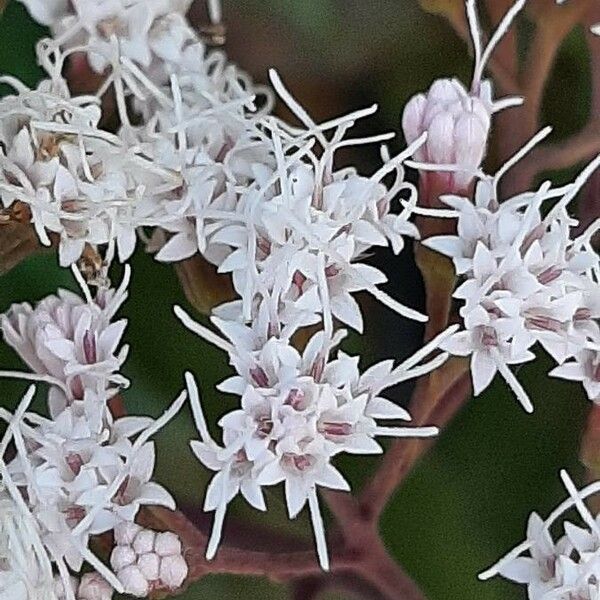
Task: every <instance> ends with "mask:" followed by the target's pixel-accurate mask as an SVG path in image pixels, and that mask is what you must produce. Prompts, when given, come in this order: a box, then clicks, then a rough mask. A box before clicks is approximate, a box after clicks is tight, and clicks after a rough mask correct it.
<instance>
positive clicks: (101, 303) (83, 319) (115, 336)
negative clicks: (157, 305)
mask: <svg viewBox="0 0 600 600" xmlns="http://www.w3.org/2000/svg"><path fill="white" fill-rule="evenodd" d="M129 275H130V271H129V268H126V270H125V277H124V279H123V281H122V283H121V285H120V287H119V288H118V289H116V290H103V291H99V292H98V294H97V297H96V299H95V300H94V299H92V298H91V296H90V293H89V290H88V291H86V295H87V296H88V298H87V300H85V299H83V298H81V297H80V296H78V295H76V294H74V293H72V292H69V291H66V290H59V292H58V295H57V296H48V297H47V298H45V299H44V300H42V301H41V302H39V303H38V304H37V305H36V306H35V308H33V307H32V306H31V305H30V304H28V303H24V304H15V305H13V306H11V308H10V309H9V311H8V312H7V313H6V314H4V315H1V316H0V326H1V328H2V333H3V336H4V339H5V341H6V342H7V343H8V344H9V345H10V346H12V347H13V348H14V349H15V350H16V351H17V352H18V354H19V355H20V356H21V358H22V359H23V360H24V361H25V362H26V363H27V365H28V366H29V367H30V368H31V369H32V371H33V372H34V373H37V374H39V375H48V376H50V377H52V378H53V379H54V380H55V382H56V384H57V385H58V386H60V389H61V390H62V391H63V392H64V394H65V396H66V403H70V402H72V401H74V400H82V401H83V400H84V393H85V390H90V392H91V393H99V394H100V395H101V397H100V401H101V402H102V401H104V400H105V398H104V393H105V392H108V391H109V390H116V389H118V387H120V386H125V385H127V384H128V382H127V380H126V379H125V378H124V377H123V376H122V375H120V374H119V372H118V371H119V369H120V368H121V366H122V365H123V362H124V361H125V358H126V356H127V347H126V346H125V347H123V348H122V349H121V350H120V351H117V347H118V345H119V343H120V340H121V336H122V335H123V332H124V330H125V326H126V324H127V321H126V320H124V319H122V320H120V321H116V322H112V320H113V317H114V315H115V313H116V312H117V310H118V309H119V307H120V306H121V305H122V303H123V302H124V301H125V299H126V298H127V286H128V283H129ZM113 393H114V392H113ZM61 408H62V407H61Z"/></svg>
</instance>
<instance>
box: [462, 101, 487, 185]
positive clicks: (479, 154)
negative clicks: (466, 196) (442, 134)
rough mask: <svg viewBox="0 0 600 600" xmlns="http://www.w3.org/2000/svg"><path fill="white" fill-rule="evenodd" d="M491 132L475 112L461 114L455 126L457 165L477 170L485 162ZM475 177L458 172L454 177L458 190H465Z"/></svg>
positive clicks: (464, 172)
mask: <svg viewBox="0 0 600 600" xmlns="http://www.w3.org/2000/svg"><path fill="white" fill-rule="evenodd" d="M489 131H490V124H489V118H488V119H487V122H485V121H482V119H481V118H480V117H479V115H477V114H476V113H475V112H465V113H463V114H461V115H460V116H459V117H458V118H457V119H456V122H455V126H454V159H455V161H456V164H457V165H460V166H464V167H468V168H469V170H470V171H474V170H476V169H477V168H478V167H479V166H480V165H481V162H482V161H483V157H484V156H485V151H486V147H487V140H488V135H489ZM472 179H473V175H472V174H471V173H469V172H468V171H463V172H458V173H456V174H455V176H454V182H455V186H456V189H459V190H460V189H465V188H466V187H467V186H468V185H469V183H470V182H471V181H472Z"/></svg>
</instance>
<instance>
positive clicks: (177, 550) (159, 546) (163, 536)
mask: <svg viewBox="0 0 600 600" xmlns="http://www.w3.org/2000/svg"><path fill="white" fill-rule="evenodd" d="M154 551H155V552H156V554H158V556H171V555H172V554H181V542H180V541H179V537H178V536H177V535H176V534H175V533H173V532H172V531H165V532H163V533H159V534H157V536H156V541H155V543H154Z"/></svg>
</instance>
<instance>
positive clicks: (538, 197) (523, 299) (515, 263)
mask: <svg viewBox="0 0 600 600" xmlns="http://www.w3.org/2000/svg"><path fill="white" fill-rule="evenodd" d="M548 133H549V129H546V130H543V131H542V132H540V133H539V134H538V135H537V136H535V137H534V138H533V139H532V140H531V141H530V142H529V143H528V144H527V145H526V146H525V147H524V148H523V149H522V150H521V151H519V152H518V153H517V154H516V155H515V156H514V157H513V158H511V159H510V160H509V161H508V162H507V164H506V165H504V166H503V167H502V169H500V171H499V172H498V173H497V174H496V176H495V177H493V178H490V177H487V176H482V179H481V181H479V182H478V183H477V184H476V187H475V203H474V204H471V202H470V201H469V200H468V199H467V198H461V197H458V196H445V197H442V200H443V201H444V202H446V204H448V205H449V206H451V207H452V209H453V211H451V214H450V215H448V214H447V215H446V216H451V215H454V216H456V217H457V218H458V224H457V235H443V236H437V237H433V238H430V239H428V240H425V242H424V243H425V245H427V246H429V247H430V248H432V249H434V250H437V251H438V252H441V253H442V254H445V255H447V256H449V257H451V258H452V260H453V261H454V265H455V268H456V272H457V274H460V275H462V276H463V278H464V280H463V282H462V283H461V284H460V286H459V287H458V288H457V289H456V291H455V293H454V296H455V297H456V298H458V299H460V300H463V301H464V305H463V306H462V307H461V309H460V314H461V316H462V317H463V319H464V324H465V331H463V332H460V333H457V334H455V335H454V336H452V337H451V338H450V339H448V340H446V341H445V342H444V349H445V350H447V351H448V352H450V353H452V354H457V355H460V356H468V355H471V374H472V378H473V385H474V390H475V394H476V395H477V394H479V393H481V392H482V391H483V390H484V389H486V388H487V387H488V385H489V384H490V383H491V381H492V379H493V378H494V375H495V374H496V372H497V371H499V372H500V374H501V375H502V376H503V377H504V379H505V380H506V381H507V383H508V384H509V385H510V387H511V388H512V390H513V392H514V393H515V394H516V396H517V398H518V399H519V401H520V402H521V404H522V405H523V407H524V408H525V409H526V410H527V411H528V412H531V410H532V409H533V407H532V405H531V402H530V400H529V398H528V397H527V394H526V392H525V391H524V390H523V388H522V387H521V385H520V384H519V382H518V381H517V379H516V377H515V375H514V374H513V373H512V371H511V370H510V369H509V368H508V365H515V364H521V363H523V362H526V361H529V360H532V359H533V358H535V355H534V354H533V353H532V352H531V351H530V348H532V347H533V346H534V344H535V343H536V342H539V343H540V345H541V346H542V347H543V348H544V349H545V350H546V351H547V352H548V353H549V354H550V355H551V356H552V357H553V358H554V359H555V360H556V362H557V363H558V364H559V365H562V363H564V362H565V361H566V360H568V359H570V358H574V357H579V359H578V360H579V362H577V361H576V362H568V363H566V364H564V365H562V366H559V367H558V368H557V369H555V370H554V371H553V372H552V373H553V375H556V376H559V377H560V376H564V377H565V378H568V379H575V380H579V381H582V382H583V383H584V386H585V387H586V391H587V392H588V395H589V396H590V397H591V398H592V399H594V398H595V397H596V396H597V394H598V391H597V390H596V388H595V386H594V378H595V374H594V361H595V358H594V356H595V350H597V345H598V339H599V335H598V332H599V327H598V317H599V314H600V313H599V305H598V298H600V276H599V273H598V269H599V260H598V256H597V254H596V252H595V251H594V249H593V248H592V245H591V238H592V236H593V234H594V233H595V232H596V231H597V229H598V226H599V224H598V223H596V224H592V226H590V228H589V229H588V231H587V232H585V233H584V234H583V235H581V236H579V237H578V238H576V239H571V233H570V232H571V227H572V226H573V225H574V224H575V222H574V221H573V219H571V218H570V216H569V214H568V212H567V208H568V205H569V202H570V201H571V200H572V199H573V198H574V197H575V195H576V194H577V192H578V191H579V190H580V189H581V187H582V185H583V184H584V183H585V181H586V180H587V179H588V177H589V176H590V175H591V173H592V172H593V171H594V170H595V168H596V167H597V166H598V164H599V163H600V157H599V158H597V159H596V160H594V161H592V163H590V165H588V166H587V167H586V168H585V169H584V170H583V171H582V172H581V174H580V175H579V176H578V177H577V179H576V180H575V181H574V182H573V183H572V184H569V185H567V186H565V187H561V188H552V187H551V185H550V183H549V182H545V183H543V184H542V185H541V186H540V188H539V189H538V190H537V191H535V192H525V193H523V194H519V195H517V196H515V197H513V198H509V199H507V200H505V201H503V202H500V201H499V199H498V195H497V188H498V182H499V179H500V178H501V177H502V176H503V175H504V173H506V171H507V170H508V169H509V168H510V166H511V165H512V164H514V163H515V162H516V161H517V160H518V159H519V158H520V157H521V156H523V155H524V154H525V153H526V152H527V151H528V150H529V149H530V148H531V147H532V146H533V145H534V144H535V143H537V142H538V141H540V140H541V139H542V138H543V137H545V136H546V135H547V134H548ZM551 201H554V202H555V203H554V205H553V206H552V208H550V210H549V211H548V212H547V214H546V215H544V214H543V205H544V203H550V202H551ZM592 394H594V395H592Z"/></svg>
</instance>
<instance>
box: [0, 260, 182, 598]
mask: <svg viewBox="0 0 600 600" xmlns="http://www.w3.org/2000/svg"><path fill="white" fill-rule="evenodd" d="M74 272H75V273H79V272H78V271H77V270H76V269H74ZM128 276H129V271H128V270H127V271H126V277H125V279H124V281H123V283H122V285H121V286H120V287H119V288H118V289H116V290H115V289H107V288H100V289H99V290H98V292H97V294H96V296H95V298H92V294H91V292H90V290H89V288H88V287H87V286H86V284H85V282H84V281H83V280H82V279H81V283H82V285H83V289H84V292H85V294H84V295H85V299H82V298H80V297H79V296H77V295H76V294H73V293H70V292H65V291H61V292H59V295H58V296H50V297H48V298H46V299H44V300H43V301H42V302H40V303H39V304H38V305H37V306H36V307H35V308H32V307H31V306H30V305H28V304H22V305H16V306H13V307H12V308H11V310H10V311H9V313H8V314H6V315H3V316H2V321H1V324H2V330H3V332H4V337H5V340H6V341H7V342H8V343H9V344H10V345H11V346H12V347H13V348H14V349H15V350H16V351H17V353H19V354H20V356H21V357H22V358H23V360H24V361H25V362H26V363H27V364H28V366H29V367H30V368H31V369H32V371H33V373H19V372H13V371H4V372H1V375H3V376H8V377H19V378H22V379H29V380H40V381H43V382H46V383H49V384H50V386H51V387H50V391H49V393H48V405H49V413H50V418H45V417H42V416H40V415H38V414H36V413H33V412H26V411H27V409H28V406H29V404H30V402H31V400H32V397H33V394H34V390H33V389H31V390H30V392H29V393H28V394H27V395H26V396H25V398H24V399H23V402H22V403H21V405H20V406H19V408H18V410H17V412H16V413H15V414H14V415H13V414H11V413H9V412H8V411H7V410H5V409H3V408H1V409H0V418H1V419H3V420H4V421H6V423H7V424H8V429H7V432H6V434H5V437H4V439H3V440H2V445H1V446H0V473H1V475H2V483H3V485H4V486H5V488H6V492H3V494H4V495H3V497H6V503H7V504H8V505H9V507H12V510H17V509H18V514H19V517H20V518H22V519H23V522H24V525H23V527H28V528H29V530H30V531H29V532H26V533H25V540H24V541H23V542H21V543H34V542H35V553H34V554H33V556H31V560H33V558H36V559H37V561H38V562H40V564H41V566H40V567H36V566H35V565H34V568H32V569H31V570H30V571H28V570H27V569H26V568H24V567H23V566H22V565H21V564H20V563H18V562H17V563H15V564H14V565H13V564H10V565H9V567H10V568H9V569H8V571H7V572H8V574H9V576H10V577H13V578H14V577H15V574H17V575H19V574H20V579H17V582H21V583H23V582H24V583H23V585H25V586H26V587H27V586H29V587H32V588H33V589H34V590H35V589H37V587H41V588H42V589H43V590H46V587H45V586H49V585H50V579H52V575H53V568H52V565H53V564H54V565H55V566H56V569H57V570H58V573H59V575H60V581H61V583H60V584H59V586H61V585H62V588H63V590H64V591H63V593H64V595H65V597H66V598H67V600H73V598H74V597H75V595H74V594H75V592H74V591H73V589H75V590H77V594H78V595H77V598H78V600H96V598H97V594H96V591H94V590H97V589H99V590H100V591H101V590H102V586H103V585H105V584H102V585H101V584H99V583H98V582H95V583H94V581H88V579H89V578H88V579H86V580H85V581H84V580H83V579H82V581H81V582H79V583H78V586H77V585H76V586H75V588H73V586H71V584H70V576H69V569H70V570H71V571H73V572H75V573H78V572H79V571H80V569H81V567H82V565H83V563H84V562H88V563H90V564H91V565H92V566H93V567H94V568H95V569H96V570H97V571H98V573H99V574H100V575H101V577H102V578H103V579H104V580H106V582H108V583H109V584H110V586H112V587H111V589H112V588H113V587H114V588H115V589H117V590H118V591H122V589H123V585H122V584H121V582H120V581H119V579H118V578H117V577H116V576H115V575H114V574H113V573H112V572H111V571H110V570H109V569H108V568H107V567H106V566H105V565H104V564H103V563H102V562H101V561H100V560H99V559H98V558H96V557H95V556H94V554H93V553H92V552H91V551H90V549H89V543H90V538H91V537H92V536H96V535H100V534H102V533H105V532H109V531H112V530H113V529H114V528H115V527H116V526H117V525H118V524H120V523H132V522H133V520H134V519H135V516H136V514H137V512H138V510H139V508H140V506H142V505H162V506H166V507H170V508H172V509H173V508H174V507H175V503H174V500H173V498H172V497H171V495H170V494H169V493H168V492H167V491H166V490H165V489H164V488H163V487H162V486H160V485H158V484H157V483H154V482H153V481H151V478H152V473H153V471H154V461H155V456H154V444H153V442H151V441H150V438H151V437H152V436H153V435H154V433H156V431H158V430H159V429H160V428H161V427H162V426H163V425H164V424H165V423H166V422H168V420H170V419H171V418H172V416H173V415H174V414H176V412H177V411H178V410H179V409H180V408H181V406H182V404H183V402H184V401H185V397H186V396H185V394H182V395H181V396H180V398H179V399H178V400H177V401H176V402H175V403H174V404H173V406H172V407H171V408H170V409H169V410H168V411H167V412H166V413H165V414H164V415H163V416H162V417H161V418H160V419H158V420H156V421H155V420H154V419H151V418H148V417H135V416H129V417H121V418H114V417H113V415H112V413H111V410H110V409H109V402H110V401H111V399H112V398H113V397H114V396H115V394H116V393H117V392H118V391H119V389H120V386H121V385H123V384H124V383H126V380H125V379H124V378H123V377H122V376H121V375H120V374H119V373H118V370H119V368H120V367H121V365H122V363H123V361H124V359H125V355H126V348H125V349H124V350H122V351H120V352H117V346H118V345H119V342H120V338H121V335H122V333H123V330H124V328H125V325H126V322H125V321H123V320H122V321H117V322H113V321H112V319H113V317H114V315H115V313H116V311H117V309H118V308H119V306H120V305H121V303H122V302H123V301H124V300H125V298H126V295H127V282H128ZM79 277H80V278H81V276H80V275H79ZM11 440H12V441H13V442H14V445H15V449H16V456H15V457H14V458H13V459H12V460H10V459H6V458H5V456H6V451H7V449H8V446H9V443H10V442H11ZM7 493H8V496H7ZM0 539H2V538H0ZM9 541H10V538H9ZM17 543H18V542H15V544H17ZM24 553H25V554H26V552H25V551H24ZM15 556H16V557H17V558H18V557H19V556H20V554H16V555H15ZM11 560H13V559H11ZM23 560H25V559H23ZM42 567H43V569H42ZM38 572H39V573H40V575H39V576H38V574H37V573H38ZM42 575H44V576H43V577H42ZM38 579H41V583H38V582H37V581H38ZM17 584H18V585H21V584H20V583H17ZM17 584H15V585H17ZM33 593H34V592H33V591H32V592H31V594H33ZM36 593H37V592H36ZM40 593H47V590H46V591H44V592H40ZM94 594H96V595H94ZM42 597H43V598H48V597H50V598H52V596H50V595H44V596H40V598H42ZM59 597H60V595H59ZM29 598H30V600H31V598H37V596H32V595H30V596H29Z"/></svg>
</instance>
